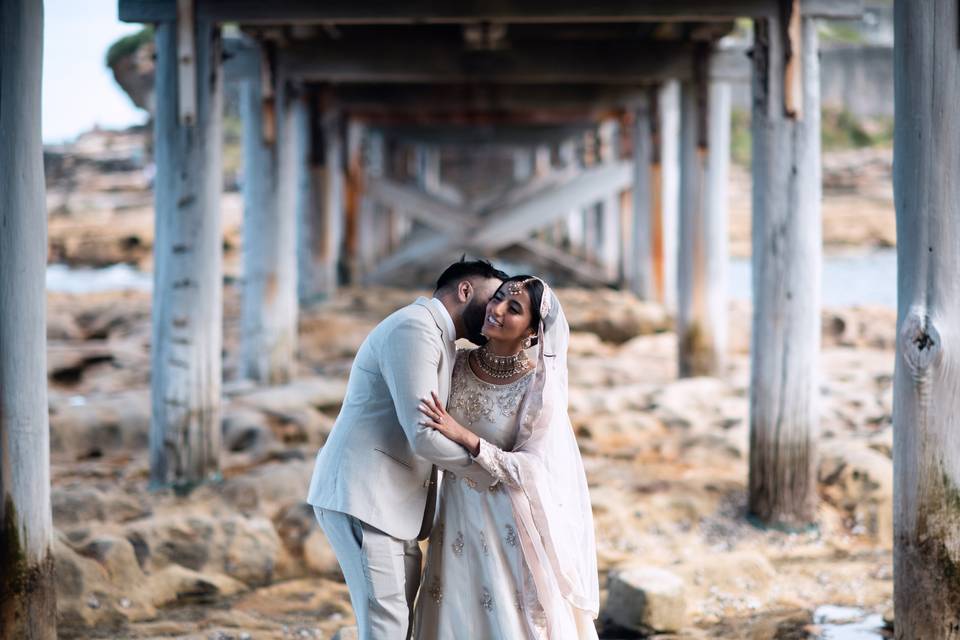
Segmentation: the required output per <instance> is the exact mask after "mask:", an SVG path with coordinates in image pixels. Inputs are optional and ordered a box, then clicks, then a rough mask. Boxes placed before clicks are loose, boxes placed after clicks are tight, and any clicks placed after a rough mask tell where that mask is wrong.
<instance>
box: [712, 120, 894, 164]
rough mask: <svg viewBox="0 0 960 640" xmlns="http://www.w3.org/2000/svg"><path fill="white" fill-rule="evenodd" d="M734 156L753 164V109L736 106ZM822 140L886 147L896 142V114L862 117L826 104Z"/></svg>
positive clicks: (834, 146)
mask: <svg viewBox="0 0 960 640" xmlns="http://www.w3.org/2000/svg"><path fill="white" fill-rule="evenodd" d="M730 120H731V123H730V126H731V131H730V156H731V159H732V160H733V161H734V162H735V163H737V164H739V165H741V166H749V165H750V144H751V135H750V113H749V112H748V111H745V110H743V109H734V110H733V113H732V114H731V118H730ZM820 143H821V145H822V148H823V150H824V151H841V150H844V149H862V148H864V147H885V146H889V145H891V144H892V143H893V119H892V118H882V117H877V118H859V117H857V116H855V115H854V114H852V113H850V112H849V111H846V110H841V109H830V108H824V109H823V110H822V111H821V113H820Z"/></svg>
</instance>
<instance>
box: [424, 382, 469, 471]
mask: <svg viewBox="0 0 960 640" xmlns="http://www.w3.org/2000/svg"><path fill="white" fill-rule="evenodd" d="M417 409H419V410H420V413H422V414H423V415H425V416H426V418H427V419H426V420H425V421H422V422H421V423H420V424H422V425H423V426H425V427H430V428H431V429H435V430H437V431H439V432H440V433H441V434H443V435H444V436H446V437H447V438H449V439H450V440H452V441H453V442H456V443H457V444H459V445H460V446H462V447H464V448H466V450H467V451H469V452H470V455H472V456H474V457H476V456H477V454H479V453H480V437H479V436H477V434H475V433H474V432H473V431H470V429H467V428H466V427H465V426H463V425H462V424H460V423H459V422H457V421H456V420H454V419H453V416H451V415H450V414H449V413H447V410H446V409H444V408H443V405H442V404H441V403H440V398H438V397H437V394H435V393H434V392H433V391H431V392H430V398H423V399H421V401H420V406H418V407H417Z"/></svg>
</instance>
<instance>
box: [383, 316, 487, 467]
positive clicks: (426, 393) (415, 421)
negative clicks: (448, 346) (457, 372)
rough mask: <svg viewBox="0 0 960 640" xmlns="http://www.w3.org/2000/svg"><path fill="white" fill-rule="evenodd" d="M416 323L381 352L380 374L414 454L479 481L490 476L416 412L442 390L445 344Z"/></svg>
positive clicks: (403, 326)
mask: <svg viewBox="0 0 960 640" xmlns="http://www.w3.org/2000/svg"><path fill="white" fill-rule="evenodd" d="M430 330H432V327H430V328H425V327H424V326H423V325H421V324H417V323H415V322H406V323H402V324H400V325H398V326H397V327H396V328H395V329H394V330H393V331H392V332H391V334H390V335H389V336H386V341H385V342H384V344H383V347H382V349H381V351H380V372H381V374H382V375H383V379H384V380H385V381H386V383H387V387H388V388H389V389H390V396H391V397H392V398H393V405H394V407H395V408H396V411H397V419H398V420H399V422H400V426H402V427H403V431H404V434H405V435H406V436H407V440H408V441H409V442H410V447H411V448H412V449H413V452H414V453H416V454H417V455H418V456H420V457H422V458H426V459H427V460H429V461H430V462H432V463H433V464H435V465H437V466H438V467H440V468H442V469H447V470H449V471H452V472H454V473H456V474H462V475H467V476H468V477H471V478H472V479H474V480H477V481H478V482H482V481H484V480H488V484H489V483H490V482H492V479H490V477H489V474H487V472H486V471H484V470H483V469H482V468H481V467H480V466H479V465H477V464H474V462H473V459H472V456H471V455H470V453H469V452H468V451H467V450H466V449H464V448H463V447H461V446H460V445H459V444H456V443H455V442H453V441H452V440H450V439H449V438H447V437H446V436H444V435H443V434H441V433H439V432H437V431H435V430H434V429H430V428H429V427H425V426H423V425H421V424H420V423H421V422H422V421H423V420H424V416H423V414H422V413H420V411H419V410H418V409H417V406H418V405H419V404H420V399H421V398H429V397H430V394H431V393H437V392H438V387H439V379H438V377H437V376H438V373H437V372H438V371H439V369H440V358H441V355H442V349H443V347H442V345H440V344H439V342H438V340H437V339H436V338H434V337H432V336H431V335H430V333H429V331H430Z"/></svg>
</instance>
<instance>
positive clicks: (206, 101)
mask: <svg viewBox="0 0 960 640" xmlns="http://www.w3.org/2000/svg"><path fill="white" fill-rule="evenodd" d="M156 43H157V44H156V48H157V53H156V58H157V67H156V80H155V83H156V85H155V86H156V89H155V90H156V113H155V115H154V140H155V143H154V144H155V149H156V151H155V155H156V164H157V175H156V180H155V186H154V197H155V200H156V235H155V238H156V239H155V242H154V249H153V252H154V265H155V266H154V290H153V341H152V348H151V395H152V404H153V414H152V421H151V426H150V484H151V486H153V487H155V488H156V487H162V486H167V485H174V486H175V487H178V488H180V489H184V490H186V489H189V488H190V487H191V486H193V485H194V484H196V483H198V482H201V481H202V480H204V479H206V478H209V477H212V476H216V475H218V474H219V469H220V382H221V363H220V350H221V346H222V335H221V331H222V329H221V326H222V316H223V304H222V298H223V264H222V263H223V255H222V251H223V250H222V242H223V241H222V232H221V228H220V196H221V191H222V182H223V178H222V173H221V168H220V167H221V163H220V156H221V141H222V133H221V130H222V127H221V119H222V113H221V112H222V76H221V69H220V60H221V53H220V32H219V29H218V28H216V27H214V26H213V25H212V24H210V23H207V22H201V21H196V22H195V21H194V20H193V16H192V15H191V14H189V13H184V14H182V15H181V19H180V21H179V22H162V23H159V24H158V25H157V29H156ZM178 47H179V49H180V52H179V53H178ZM185 52H187V53H185ZM188 54H189V55H188Z"/></svg>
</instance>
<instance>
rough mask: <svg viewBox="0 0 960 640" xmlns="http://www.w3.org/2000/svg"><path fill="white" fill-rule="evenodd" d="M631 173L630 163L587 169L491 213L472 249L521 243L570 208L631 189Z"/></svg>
mask: <svg viewBox="0 0 960 640" xmlns="http://www.w3.org/2000/svg"><path fill="white" fill-rule="evenodd" d="M632 172H633V164H632V163H631V162H616V163H611V164H606V165H599V166H597V167H592V168H589V169H585V170H584V171H582V172H581V173H580V174H579V175H577V176H576V177H574V178H572V179H570V180H567V181H566V182H565V183H562V184H559V185H556V186H551V187H549V188H548V189H546V190H544V191H541V192H540V193H538V194H536V195H535V196H533V197H531V198H529V199H528V200H526V201H524V202H520V203H517V204H515V205H512V206H508V207H505V208H503V209H500V210H498V211H496V212H493V213H491V214H490V215H489V216H488V219H487V220H486V221H484V224H483V226H482V228H480V229H478V230H476V231H475V232H473V233H472V234H471V236H472V237H471V239H470V245H471V246H473V247H476V248H478V249H481V250H485V251H489V250H493V249H496V248H499V247H502V246H504V245H505V244H508V243H511V242H514V241H516V240H519V239H521V238H523V237H525V236H527V235H528V234H529V233H530V232H532V231H535V230H537V229H539V228H541V227H543V226H545V225H547V224H549V223H550V222H553V220H555V219H558V218H560V217H562V216H564V215H566V213H567V212H568V211H569V210H570V208H578V207H586V206H588V205H591V204H596V203H597V202H598V201H599V200H600V199H601V198H603V197H604V196H605V195H607V194H608V193H610V192H611V191H617V190H621V189H626V188H628V187H629V186H630V182H631V180H632V177H633V176H632Z"/></svg>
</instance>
